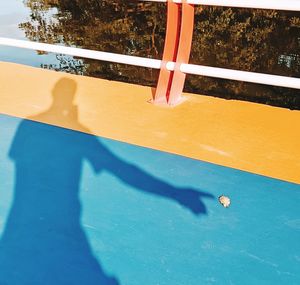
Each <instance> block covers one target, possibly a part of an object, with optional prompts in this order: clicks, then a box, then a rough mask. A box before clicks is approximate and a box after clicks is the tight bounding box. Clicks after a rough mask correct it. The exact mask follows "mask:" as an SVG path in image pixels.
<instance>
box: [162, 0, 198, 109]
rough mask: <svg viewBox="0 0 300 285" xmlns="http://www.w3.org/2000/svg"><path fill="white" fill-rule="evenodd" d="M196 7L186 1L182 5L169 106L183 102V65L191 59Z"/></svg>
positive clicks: (184, 75)
mask: <svg viewBox="0 0 300 285" xmlns="http://www.w3.org/2000/svg"><path fill="white" fill-rule="evenodd" d="M194 17H195V9H194V5H191V4H187V3H186V0H185V1H184V2H183V3H182V19H181V30H180V39H179V47H178V53H177V58H176V64H175V71H174V75H173V80H172V85H171V90H170V92H169V94H168V96H167V98H168V104H169V105H176V104H178V103H180V101H181V100H182V97H181V94H182V91H183V87H184V83H185V77H186V74H185V73H183V72H181V71H180V65H181V64H182V63H188V62H189V58H190V52H191V46H192V39H193V30H194Z"/></svg>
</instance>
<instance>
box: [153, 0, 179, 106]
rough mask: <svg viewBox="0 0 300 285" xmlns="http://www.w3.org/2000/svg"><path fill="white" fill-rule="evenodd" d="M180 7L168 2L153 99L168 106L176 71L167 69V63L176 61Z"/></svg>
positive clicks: (170, 0) (169, 0) (170, 1)
mask: <svg viewBox="0 0 300 285" xmlns="http://www.w3.org/2000/svg"><path fill="white" fill-rule="evenodd" d="M180 5H181V4H178V3H174V2H173V1H172V0H168V3H167V28H166V37H165V45H164V53H163V58H162V65H161V69H160V73H159V78H158V83H157V87H156V92H155V95H154V98H153V101H154V103H158V104H167V101H168V97H169V93H170V90H171V85H172V79H173V75H174V71H169V70H168V69H167V66H166V65H167V62H168V61H171V62H174V61H176V58H177V51H178V44H179V36H180V19H181V17H180V8H181V7H180Z"/></svg>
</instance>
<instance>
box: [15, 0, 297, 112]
mask: <svg viewBox="0 0 300 285" xmlns="http://www.w3.org/2000/svg"><path fill="white" fill-rule="evenodd" d="M25 4H26V5H27V6H28V7H30V9H31V11H32V12H31V21H30V22H27V23H23V24H21V27H22V28H23V29H24V30H25V32H26V36H27V37H28V38H29V39H31V40H35V41H41V42H49V43H63V44H66V45H70V46H79V47H83V48H88V49H95V50H102V51H109V52H116V53H125V54H130V55H136V56H144V57H152V58H160V57H161V56H162V49H163V44H164V33H165V21H166V19H165V13H166V10H165V9H166V7H165V6H166V5H165V4H158V3H155V4H153V3H151V4H150V3H146V2H141V3H138V2H136V1H127V0H114V1H111V0H85V1H82V0H25ZM49 15H50V16H49ZM283 35H284V37H283ZM299 56H300V17H299V15H298V14H297V13H295V12H276V11H272V10H255V9H252V10H251V9H233V8H221V7H204V8H202V7H197V11H196V27H195V33H194V41H193V50H192V55H191V62H192V63H197V64H204V65H212V66H220V67H226V68H233V69H240V70H251V71H256V72H266V73H273V74H282V75H288V76H297V77H299V76H300V62H299ZM287 61H288V64H287ZM84 63H85V64H86V70H84V73H85V74H88V75H92V76H97V77H102V78H108V79H115V80H124V81H129V82H135V83H142V84H150V85H154V84H155V81H156V78H157V72H156V71H151V70H149V69H141V68H136V67H133V66H125V65H119V64H110V63H99V62H95V61H92V60H84ZM75 66H76V65H75ZM62 69H63V70H64V68H62ZM71 69H72V68H71ZM186 90H188V91H193V92H201V93H204V94H211V95H217V96H221V97H225V98H238V99H247V100H252V101H257V102H265V103H270V104H275V105H278V104H279V105H282V106H289V107H293V108H300V99H299V98H300V94H299V91H297V90H289V89H285V88H275V87H267V86H258V85H254V84H245V83H243V82H232V81H227V80H216V79H211V78H202V77H194V76H188V80H187V84H186Z"/></svg>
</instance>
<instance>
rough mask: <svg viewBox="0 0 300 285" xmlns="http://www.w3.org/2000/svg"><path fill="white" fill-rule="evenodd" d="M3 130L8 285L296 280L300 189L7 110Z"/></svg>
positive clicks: (1, 261)
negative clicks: (225, 200)
mask: <svg viewBox="0 0 300 285" xmlns="http://www.w3.org/2000/svg"><path fill="white" fill-rule="evenodd" d="M40 116H41V115H40ZM43 116H46V115H45V114H44V115H43ZM77 127H78V128H79V127H80V128H82V130H84V129H85V127H84V126H83V125H81V124H79V123H78V126H77ZM0 134H1V139H0V284H3V285H17V284H22V285H27V284H28V285H29V284H30V285H40V284H43V285H48V284H49V285H53V284H57V285H65V284H72V285H77V284H78V285H82V284H97V285H98V284H108V285H111V284H120V285H141V284H145V285H146V284H147V285H157V284H160V285H177V284H178V285H182V284H189V285H199V284H222V285H223V284H244V285H247V284H249V285H250V284H251V285H252V284H268V285H269V284H280V285H281V284H290V285H292V284H299V283H300V276H299V266H300V243H299V240H300V216H299V213H300V212H299V202H300V185H297V184H293V183H287V182H283V181H280V180H276V179H271V178H267V177H264V176H259V175H255V174H250V173H247V172H243V171H239V170H235V169H231V168H227V167H222V166H218V165H215V164H210V163H206V162H202V161H199V160H194V159H191V158H186V157H183V156H178V155H174V154H169V153H165V152H161V151H157V150H153V149H149V148H143V147H138V146H134V145H130V144H127V143H122V142H118V141H114V140H109V139H105V138H102V137H99V136H98V137H96V136H92V135H89V134H85V133H82V132H76V131H72V130H68V129H64V128H59V127H55V126H51V125H47V124H42V123H38V122H33V121H31V120H28V119H26V120H23V119H20V118H16V117H11V116H7V115H0ZM221 194H224V195H227V196H229V197H230V198H231V201H232V203H231V206H230V207H229V208H227V209H225V208H223V207H222V206H221V205H220V204H219V202H218V199H217V198H218V196H219V195H221Z"/></svg>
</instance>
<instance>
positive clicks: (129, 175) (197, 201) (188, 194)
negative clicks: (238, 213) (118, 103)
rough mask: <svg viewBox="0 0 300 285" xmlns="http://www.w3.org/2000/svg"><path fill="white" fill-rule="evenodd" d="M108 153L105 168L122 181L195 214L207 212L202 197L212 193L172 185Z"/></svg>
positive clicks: (211, 197)
mask: <svg viewBox="0 0 300 285" xmlns="http://www.w3.org/2000/svg"><path fill="white" fill-rule="evenodd" d="M107 151H108V150H107ZM108 153H109V157H107V159H106V163H105V169H106V170H108V171H110V172H111V173H112V174H114V175H115V176H117V177H118V178H119V179H121V180H122V181H123V182H125V183H127V184H129V185H131V186H133V187H134V188H136V189H138V190H140V191H143V192H146V193H149V194H153V195H157V196H160V197H164V198H168V199H171V200H173V201H175V202H177V203H178V204H180V205H181V206H183V207H185V208H186V209H188V210H190V211H191V212H192V213H193V214H195V215H199V214H205V213H207V210H206V206H205V204H204V202H203V201H202V199H203V198H210V199H213V198H214V196H213V195H212V194H210V193H206V192H202V191H199V190H197V189H192V188H184V187H183V188H180V187H176V186H173V185H171V184H169V183H166V182H164V181H163V180H161V179H159V178H156V177H154V176H152V175H150V174H149V173H147V172H145V171H143V170H141V169H140V168H139V167H137V166H135V165H132V164H130V163H128V162H125V161H124V160H121V159H119V158H118V157H116V156H115V155H114V154H112V153H111V152H110V151H108ZM108 153H107V154H108Z"/></svg>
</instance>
